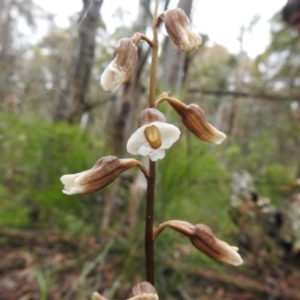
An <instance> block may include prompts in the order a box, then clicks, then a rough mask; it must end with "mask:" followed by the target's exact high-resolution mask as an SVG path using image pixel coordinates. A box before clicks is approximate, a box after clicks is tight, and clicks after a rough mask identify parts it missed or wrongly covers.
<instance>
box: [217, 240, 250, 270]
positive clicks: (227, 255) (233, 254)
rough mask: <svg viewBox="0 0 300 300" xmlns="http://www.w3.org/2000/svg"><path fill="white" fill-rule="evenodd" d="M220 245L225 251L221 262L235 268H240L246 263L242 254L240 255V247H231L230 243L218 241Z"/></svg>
mask: <svg viewBox="0 0 300 300" xmlns="http://www.w3.org/2000/svg"><path fill="white" fill-rule="evenodd" d="M218 243H219V245H220V247H222V248H223V251H224V253H223V256H222V258H221V259H220V260H221V261H223V262H226V263H228V264H230V265H233V266H239V265H241V264H242V263H243V262H244V261H243V259H242V258H241V256H240V254H239V253H238V250H239V248H238V247H235V246H231V245H229V244H228V243H226V242H224V241H222V240H219V239H218Z"/></svg>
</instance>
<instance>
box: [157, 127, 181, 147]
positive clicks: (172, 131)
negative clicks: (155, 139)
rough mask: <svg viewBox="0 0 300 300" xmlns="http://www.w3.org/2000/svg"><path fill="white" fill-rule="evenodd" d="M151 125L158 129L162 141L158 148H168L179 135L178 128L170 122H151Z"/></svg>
mask: <svg viewBox="0 0 300 300" xmlns="http://www.w3.org/2000/svg"><path fill="white" fill-rule="evenodd" d="M151 125H155V126H157V128H158V129H159V132H160V135H161V141H162V145H161V146H160V148H162V149H168V148H170V147H171V146H172V145H173V144H174V143H175V142H176V141H177V140H178V139H179V137H180V130H179V129H178V128H177V127H176V126H174V125H172V124H168V123H163V122H153V123H152V124H151Z"/></svg>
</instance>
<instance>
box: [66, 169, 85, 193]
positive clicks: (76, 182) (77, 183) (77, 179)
mask: <svg viewBox="0 0 300 300" xmlns="http://www.w3.org/2000/svg"><path fill="white" fill-rule="evenodd" d="M87 173H89V170H88V171H83V172H80V173H76V174H68V175H63V176H62V177H61V178H60V181H61V182H62V183H63V184H64V189H63V191H62V192H63V193H64V194H67V195H74V194H80V193H82V192H84V186H83V185H82V184H81V179H82V178H83V177H84V175H85V174H87Z"/></svg>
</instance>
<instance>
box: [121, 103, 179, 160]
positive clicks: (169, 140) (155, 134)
mask: <svg viewBox="0 0 300 300" xmlns="http://www.w3.org/2000/svg"><path fill="white" fill-rule="evenodd" d="M179 136H180V131H179V129H178V128H177V127H176V126H174V125H172V124H168V123H166V118H165V116H164V115H163V114H162V113H161V112H160V111H159V110H157V109H155V108H147V109H145V110H144V111H143V112H142V113H141V115H140V118H139V128H138V129H137V130H136V131H135V132H134V133H133V134H132V135H131V137H130V138H129V140H128V142H127V152H128V153H130V154H140V155H142V156H147V155H149V156H150V159H151V160H152V161H157V160H158V159H162V158H164V156H165V149H168V148H170V147H171V146H172V145H173V144H174V143H175V142H176V141H177V140H178V139H179Z"/></svg>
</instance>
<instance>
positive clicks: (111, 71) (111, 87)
mask: <svg viewBox="0 0 300 300" xmlns="http://www.w3.org/2000/svg"><path fill="white" fill-rule="evenodd" d="M125 77H126V76H125V74H124V73H122V72H121V71H120V70H118V69H117V68H114V67H113V66H112V63H111V64H110V65H109V66H108V67H107V68H106V69H105V70H104V72H103V73H102V75H101V77H100V84H101V86H102V88H103V89H104V90H105V91H107V92H116V91H117V89H118V88H119V87H120V86H121V85H122V84H123V83H125V81H126V78H125Z"/></svg>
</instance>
